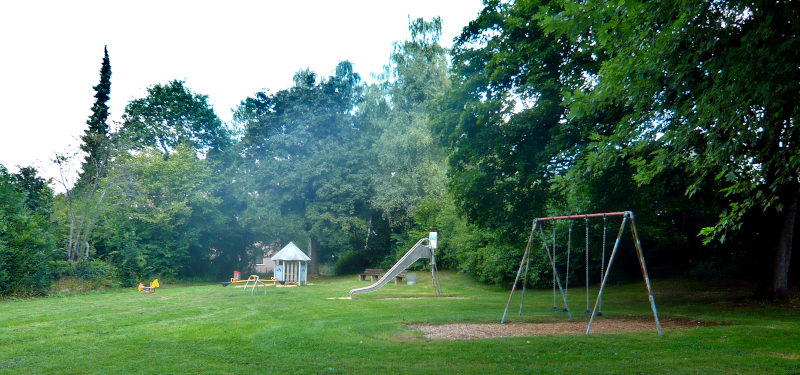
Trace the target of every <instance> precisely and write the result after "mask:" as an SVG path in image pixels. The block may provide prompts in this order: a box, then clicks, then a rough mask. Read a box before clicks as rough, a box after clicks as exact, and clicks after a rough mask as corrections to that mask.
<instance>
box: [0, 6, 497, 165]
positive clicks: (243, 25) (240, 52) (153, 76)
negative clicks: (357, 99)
mask: <svg viewBox="0 0 800 375" xmlns="http://www.w3.org/2000/svg"><path fill="white" fill-rule="evenodd" d="M481 9H482V5H481V1H480V0H449V1H445V0H404V1H379V0H369V1H367V0H364V1H359V0H338V1H295V2H292V1H268V0H262V1H236V0H229V1H225V2H221V1H197V0H193V1H165V0H161V1H141V0H140V1H136V2H124V3H123V2H110V1H3V2H0V164H3V165H5V166H6V168H8V169H9V170H10V171H12V172H15V171H17V168H16V166H28V165H33V166H35V167H37V168H39V169H40V170H41V171H42V173H43V174H44V175H45V176H47V177H54V176H55V174H56V173H57V169H56V168H55V167H54V166H53V165H52V164H51V162H50V160H51V159H52V158H53V156H54V153H55V152H64V151H67V150H68V149H70V148H71V149H73V150H74V149H77V146H78V145H79V140H78V137H79V136H80V135H81V134H83V131H84V130H85V129H86V127H87V125H86V120H87V119H88V117H89V115H90V114H91V106H92V104H93V102H94V97H93V96H94V90H93V89H92V86H95V85H97V84H98V82H99V80H100V66H101V64H102V58H103V46H104V45H108V53H109V57H110V59H111V71H112V76H111V100H110V101H109V106H110V107H111V116H110V120H111V121H118V120H119V118H120V115H121V114H122V112H123V110H124V108H125V105H126V104H127V103H128V101H129V100H131V99H133V98H140V97H143V96H144V95H145V94H146V88H147V87H149V86H151V85H153V84H156V83H165V82H167V81H169V80H172V79H185V80H186V86H188V87H189V88H190V89H191V90H192V91H194V92H197V93H201V94H205V95H208V96H209V101H210V102H211V104H213V106H214V109H215V111H216V112H217V115H218V116H219V117H220V118H221V119H222V120H223V121H230V119H231V109H232V108H234V107H235V106H236V105H237V104H238V103H239V102H240V101H241V100H242V99H244V98H246V97H247V96H250V95H252V94H254V93H255V92H257V91H260V90H262V89H269V90H270V91H271V92H276V91H279V90H281V89H284V88H287V87H289V86H290V85H291V84H292V75H293V73H294V72H295V71H297V70H298V69H300V68H306V67H308V68H311V70H313V71H315V72H317V73H319V74H320V75H322V76H328V75H331V74H332V72H333V69H334V67H335V66H336V64H337V63H338V62H339V61H341V60H350V61H351V62H353V64H354V66H355V69H356V71H357V72H358V73H359V74H361V76H362V77H363V78H364V79H366V80H368V79H369V74H370V73H371V72H379V71H380V70H381V69H382V66H383V65H385V64H387V63H388V60H389V54H390V52H391V45H392V43H393V42H395V41H402V40H406V39H408V38H409V33H408V18H409V16H410V17H411V18H412V19H415V18H418V17H424V18H425V19H430V18H432V17H434V16H441V17H442V19H443V21H444V25H443V30H442V33H443V44H444V45H445V46H448V47H449V46H450V45H451V44H452V40H453V38H454V37H456V36H457V35H458V34H459V33H460V32H461V29H462V28H463V27H464V26H466V25H467V24H468V23H469V22H470V21H471V20H473V19H475V17H476V16H477V14H478V12H479V11H480V10H481Z"/></svg>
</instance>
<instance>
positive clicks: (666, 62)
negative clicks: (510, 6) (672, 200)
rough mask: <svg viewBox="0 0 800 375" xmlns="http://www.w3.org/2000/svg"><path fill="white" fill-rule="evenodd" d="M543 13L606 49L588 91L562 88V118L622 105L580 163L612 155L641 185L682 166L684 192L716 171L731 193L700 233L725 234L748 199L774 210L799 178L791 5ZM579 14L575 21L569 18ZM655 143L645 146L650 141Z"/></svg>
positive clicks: (547, 20) (588, 6) (557, 29)
mask: <svg viewBox="0 0 800 375" xmlns="http://www.w3.org/2000/svg"><path fill="white" fill-rule="evenodd" d="M558 5H559V7H563V10H560V11H559V9H558V8H555V7H554V9H552V10H549V11H548V13H547V14H546V15H545V16H543V18H542V19H543V22H544V24H545V25H546V26H547V27H548V30H550V31H552V32H553V33H554V35H563V36H564V37H566V38H569V39H570V41H571V43H572V44H573V45H575V46H579V45H580V46H583V47H586V48H589V49H590V50H592V51H604V52H606V53H608V54H609V55H610V57H609V59H608V60H607V61H605V62H604V64H603V67H602V68H601V69H600V70H599V71H598V74H597V77H598V78H599V79H598V80H597V82H596V83H597V84H596V86H595V87H593V89H592V90H580V91H575V92H573V93H572V95H571V97H570V99H569V106H570V117H571V118H581V117H585V116H587V115H591V114H593V113H597V112H599V111H603V110H605V107H607V106H609V105H614V104H617V105H623V106H625V107H627V108H629V109H630V111H629V113H628V114H627V115H626V116H625V117H623V118H621V119H619V120H618V121H615V122H609V123H608V125H611V126H612V128H611V129H610V130H611V131H610V132H608V133H606V134H595V135H594V140H595V143H593V144H592V147H593V148H595V149H596V151H594V152H593V155H592V156H591V159H590V160H591V165H592V166H594V167H595V168H598V167H599V168H602V167H603V166H604V165H605V164H606V163H608V161H609V160H613V159H615V158H621V159H623V160H626V161H628V162H630V163H631V164H632V165H636V167H637V172H636V175H635V178H636V180H637V181H638V182H639V183H640V184H645V183H649V182H651V181H653V180H654V179H655V178H657V177H660V176H664V175H666V174H668V173H669V171H670V170H671V169H672V167H679V168H684V169H685V170H686V171H687V172H688V173H689V174H690V175H691V176H692V181H690V182H691V184H690V185H689V186H688V188H687V194H689V195H694V194H696V193H697V192H698V191H699V190H701V189H703V188H704V187H705V186H707V184H708V181H709V180H710V178H709V177H713V179H714V180H716V183H717V184H718V186H715V187H714V189H715V190H716V191H715V193H716V194H718V195H720V196H725V197H728V198H729V199H730V209H728V210H725V211H723V213H722V214H721V215H720V217H719V221H718V222H717V225H716V226H714V227H713V229H707V230H704V231H703V234H704V235H708V236H712V237H714V238H718V239H720V240H721V241H724V240H725V239H726V237H727V233H728V230H729V229H738V228H740V227H741V225H742V218H743V216H744V214H745V213H746V212H748V211H749V210H750V209H752V208H756V207H758V208H761V209H763V210H767V209H769V208H775V209H777V211H780V207H776V206H779V205H780V204H782V203H781V197H782V196H785V195H789V196H796V194H797V187H796V186H795V185H797V179H798V176H800V157H798V151H797V147H794V145H795V144H796V143H797V142H798V136H799V134H800V133H798V131H797V126H796V123H797V121H798V116H800V106H798V104H797V101H796V100H795V98H796V97H797V96H798V94H800V84H798V82H800V79H799V78H800V71H798V69H797V68H796V66H795V64H792V63H788V62H790V61H796V60H798V58H800V52H798V51H800V45H799V44H798V43H799V42H798V33H799V32H800V29H798V26H797V23H796V22H795V20H796V17H797V15H798V14H797V9H796V7H794V6H793V5H790V4H788V3H782V2H778V3H775V2H764V1H749V2H738V1H722V2H714V1H707V0H695V1H689V2H681V3H669V4H665V3H649V2H639V1H627V2H619V3H614V4H609V5H606V6H602V7H596V4H595V2H593V1H589V2H583V1H581V2H577V1H575V2H573V1H559V2H558ZM578 20H580V21H578ZM653 144H655V145H657V146H658V147H656V148H653V147H651V145H653Z"/></svg>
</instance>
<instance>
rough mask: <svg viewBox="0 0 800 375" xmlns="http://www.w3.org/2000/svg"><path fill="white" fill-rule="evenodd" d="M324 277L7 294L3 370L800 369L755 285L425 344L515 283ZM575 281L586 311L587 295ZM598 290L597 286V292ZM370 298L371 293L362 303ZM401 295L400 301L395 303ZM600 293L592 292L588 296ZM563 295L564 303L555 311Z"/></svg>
mask: <svg viewBox="0 0 800 375" xmlns="http://www.w3.org/2000/svg"><path fill="white" fill-rule="evenodd" d="M312 282H313V283H314V284H315V285H310V286H307V287H306V286H303V287H299V288H298V287H295V288H276V287H272V286H270V287H268V288H267V295H266V296H265V295H264V294H263V289H262V290H261V293H260V294H257V295H251V294H250V291H249V290H248V291H247V292H246V293H245V292H244V291H243V289H241V288H230V287H228V288H222V287H221V286H220V284H212V285H191V286H171V285H167V286H165V287H164V288H162V289H159V290H158V291H156V293H155V294H151V295H146V294H144V293H141V292H138V291H135V290H132V289H122V290H112V291H106V292H90V293H85V294H76V295H70V296H66V297H50V298H44V299H34V300H16V301H3V302H0V327H2V328H0V347H1V348H2V349H0V373H21V372H27V373H74V374H91V373H144V374H164V373H208V374H215V373H232V372H235V373H244V372H248V373H253V372H255V373H301V374H305V373H308V374H321V373H352V374H361V373H366V372H377V373H389V372H403V373H408V372H413V373H419V374H427V373H461V374H478V373H482V374H485V373H547V372H568V373H587V374H590V373H599V372H611V373H629V374H636V373H670V374H676V373H677V374H680V373H741V374H758V373H764V374H773V373H792V372H798V371H800V360H798V357H797V355H796V354H797V353H800V333H798V332H800V330H799V329H798V328H800V325H799V324H798V321H797V318H796V316H798V314H797V313H798V311H797V310H796V307H793V306H794V305H792V304H791V303H789V304H784V305H765V304H761V303H758V302H753V301H749V300H746V299H742V295H744V294H745V293H746V292H747V291H748V289H747V288H749V287H750V286H748V285H745V284H734V285H726V284H724V283H717V284H714V283H699V282H687V281H681V280H669V281H655V282H654V283H653V288H654V291H655V298H656V303H657V304H658V308H659V314H660V316H662V317H664V318H667V317H679V318H691V319H703V320H707V321H714V322H721V323H726V324H727V325H717V326H706V327H702V328H697V329H668V330H665V337H664V338H659V337H658V336H657V335H656V333H655V330H653V331H649V332H636V333H619V334H602V335H601V334H597V335H589V336H586V335H551V336H540V337H517V338H497V339H482V340H455V341H453V340H429V339H426V338H425V337H424V336H423V335H422V334H421V333H420V332H419V331H415V330H412V329H411V328H409V327H408V325H409V324H414V323H428V324H444V323H456V322H457V323H497V322H499V319H500V317H501V316H502V312H503V308H504V307H505V303H506V301H507V299H508V291H507V290H502V289H501V288H497V287H494V286H486V285H482V284H479V283H476V282H474V281H472V280H470V279H469V278H467V277H466V276H463V275H459V274H455V273H451V272H443V273H442V276H441V283H442V287H443V292H444V294H445V296H447V297H458V298H439V299H437V298H434V297H433V289H432V287H431V286H430V285H429V284H430V277H429V275H427V274H425V273H422V272H421V273H420V274H419V280H418V285H417V286H408V285H393V284H389V285H387V286H386V287H384V288H383V289H381V290H380V291H378V292H375V293H370V294H366V295H358V296H356V299H355V300H347V299H329V298H331V297H344V296H347V295H348V292H349V290H350V289H352V288H356V287H360V286H364V285H368V283H366V282H359V281H357V280H356V276H337V277H326V278H322V279H318V280H312ZM583 293H584V292H583V290H582V289H579V288H573V289H571V290H570V294H569V296H570V299H569V304H570V306H571V307H572V309H573V311H575V312H574V313H573V316H574V317H575V319H576V320H580V321H583V322H588V316H585V315H583V310H584V309H585V303H586V302H585V294H583ZM594 293H596V289H594ZM604 295H605V299H604V303H603V312H604V313H605V314H606V315H607V317H605V318H606V319H614V318H620V317H626V316H628V315H636V316H642V317H648V316H652V312H651V311H650V308H649V305H648V303H647V296H646V292H645V288H644V285H643V284H641V283H634V284H626V285H614V286H610V287H609V289H608V291H607V292H606V293H604ZM362 296H363V298H362ZM397 298H399V299H397ZM592 298H594V296H592ZM560 305H561V304H560V303H559V306H560ZM550 307H552V291H549V290H530V289H528V291H527V292H526V296H525V309H524V311H523V316H522V317H518V316H517V313H518V309H519V295H517V296H515V298H514V300H513V301H512V307H511V308H510V310H509V320H510V321H512V322H516V323H521V322H553V321H562V320H564V319H566V314H564V313H555V312H551V311H549V309H550Z"/></svg>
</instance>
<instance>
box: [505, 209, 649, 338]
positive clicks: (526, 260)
mask: <svg viewBox="0 0 800 375" xmlns="http://www.w3.org/2000/svg"><path fill="white" fill-rule="evenodd" d="M609 216H622V224H621V225H620V227H619V233H618V234H617V240H616V241H615V242H614V249H613V250H612V251H611V257H610V258H609V260H608V266H606V267H605V269H603V270H602V272H603V279H602V282H601V283H600V291H599V292H598V293H597V299H596V300H595V304H594V309H593V310H592V315H591V318H590V320H589V326H588V327H586V334H587V335H588V334H589V332H590V331H591V329H592V323H593V322H594V318H595V316H597V313H598V309H599V307H600V303H601V302H600V301H601V300H602V296H603V290H604V289H605V286H606V281H608V275H609V272H610V270H611V265H612V264H613V262H614V257H615V256H616V254H617V249H618V248H619V243H620V240H621V239H622V233H623V231H624V229H625V225H626V224H627V223H628V220H630V228H631V235H632V236H633V243H634V246H635V248H636V255H637V256H638V258H639V266H640V268H641V270H642V277H643V278H644V282H645V285H646V286H647V294H648V298H649V301H650V308H651V309H652V310H653V317H654V318H655V323H656V329H657V330H658V336H659V337H663V334H662V332H661V323H660V322H659V320H658V312H657V310H656V302H655V299H654V298H653V289H652V288H651V287H650V277H649V276H648V275H647V267H646V266H645V262H644V254H643V252H642V245H641V243H640V241H639V234H638V232H637V230H636V221H635V220H634V216H633V212H631V211H623V212H607V213H599V214H584V215H568V216H555V217H543V218H536V219H534V220H533V225H532V226H531V235H530V237H529V238H528V244H527V246H525V253H524V255H523V256H522V260H520V263H519V270H518V271H517V277H516V278H515V279H514V285H513V286H512V287H511V295H510V296H509V297H508V303H506V309H505V311H504V312H503V319H502V320H501V321H500V324H503V323H505V320H506V316H507V314H508V308H509V307H510V306H511V299H512V298H513V297H514V291H515V290H516V287H517V283H518V282H519V278H520V276H521V275H522V268H523V266H524V267H525V275H524V278H523V283H522V299H521V301H520V304H519V315H520V316H522V305H523V303H524V302H525V289H526V284H527V280H528V266H529V264H530V256H531V246H532V244H533V238H534V236H535V235H536V229H537V228H538V229H539V233H540V235H541V237H542V243H543V245H544V246H543V247H544V251H545V253H546V254H547V260H548V261H549V262H550V266H551V267H552V270H553V275H554V278H555V280H556V284H557V285H558V289H559V290H560V292H561V298H562V299H563V301H564V309H566V312H567V313H568V314H569V320H570V321H572V312H571V310H570V308H569V305H568V304H567V295H566V293H565V292H564V288H562V287H561V279H560V277H559V275H558V269H557V268H556V263H555V257H554V255H555V248H554V249H553V253H552V254H551V253H550V248H549V247H548V246H547V240H546V238H545V234H544V230H543V229H542V226H541V225H539V223H540V222H543V221H553V222H554V224H555V221H556V220H571V219H587V220H588V219H589V218H594V217H602V218H604V219H605V218H607V217H609ZM603 250H604V251H605V249H603ZM603 260H604V261H605V257H604V258H603Z"/></svg>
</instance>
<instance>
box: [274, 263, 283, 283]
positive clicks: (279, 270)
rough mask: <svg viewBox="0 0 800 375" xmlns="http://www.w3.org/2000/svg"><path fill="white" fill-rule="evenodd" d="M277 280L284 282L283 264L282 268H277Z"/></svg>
mask: <svg viewBox="0 0 800 375" xmlns="http://www.w3.org/2000/svg"><path fill="white" fill-rule="evenodd" d="M275 280H278V281H284V279H283V265H282V264H281V265H280V266H275Z"/></svg>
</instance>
